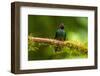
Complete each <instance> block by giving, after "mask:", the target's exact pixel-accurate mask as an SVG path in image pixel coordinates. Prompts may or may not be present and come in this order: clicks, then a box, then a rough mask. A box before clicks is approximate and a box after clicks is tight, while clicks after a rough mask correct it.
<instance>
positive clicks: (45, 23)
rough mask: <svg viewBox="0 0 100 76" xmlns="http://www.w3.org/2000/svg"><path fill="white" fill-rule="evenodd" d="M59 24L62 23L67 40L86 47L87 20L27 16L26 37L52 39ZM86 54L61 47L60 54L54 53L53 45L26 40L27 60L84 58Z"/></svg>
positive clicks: (80, 18) (82, 18) (81, 18)
mask: <svg viewBox="0 0 100 76" xmlns="http://www.w3.org/2000/svg"><path fill="white" fill-rule="evenodd" d="M60 23H64V25H65V31H66V33H67V38H68V40H75V41H79V42H80V43H82V44H83V45H85V46H86V47H88V45H87V44H88V18H87V17H68V16H66V17H65V16H42V15H29V16H28V35H30V34H31V36H33V37H42V38H54V37H55V33H56V31H57V29H58V26H59V24H60ZM87 56H88V55H87V54H86V53H81V52H80V51H78V50H76V49H73V50H72V49H69V48H67V47H62V50H61V51H60V52H56V53H55V45H50V44H46V43H37V42H32V41H30V40H28V59H29V60H48V59H67V58H86V57H87Z"/></svg>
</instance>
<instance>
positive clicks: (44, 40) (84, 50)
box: [28, 36, 88, 53]
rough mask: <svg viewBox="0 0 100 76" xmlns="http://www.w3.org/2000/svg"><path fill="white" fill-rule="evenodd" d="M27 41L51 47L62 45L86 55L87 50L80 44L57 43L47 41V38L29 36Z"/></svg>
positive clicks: (57, 41)
mask: <svg viewBox="0 0 100 76" xmlns="http://www.w3.org/2000/svg"><path fill="white" fill-rule="evenodd" d="M28 39H29V40H32V41H33V42H39V43H48V44H52V45H62V46H66V47H68V48H70V49H76V50H79V51H80V50H81V51H82V52H85V53H87V51H88V49H87V48H86V47H85V46H84V45H82V44H81V43H79V42H77V41H59V40H56V39H48V38H38V37H31V36H29V38H28Z"/></svg>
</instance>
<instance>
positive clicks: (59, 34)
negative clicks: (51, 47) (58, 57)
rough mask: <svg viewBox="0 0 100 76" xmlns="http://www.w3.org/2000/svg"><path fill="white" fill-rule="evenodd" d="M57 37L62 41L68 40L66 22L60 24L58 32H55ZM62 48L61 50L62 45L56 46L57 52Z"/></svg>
mask: <svg viewBox="0 0 100 76" xmlns="http://www.w3.org/2000/svg"><path fill="white" fill-rule="evenodd" d="M55 39H56V40H60V41H65V40H66V32H65V31H64V24H63V23H61V24H60V25H59V26H58V29H57V31H56V34H55ZM60 50H61V47H60V46H59V45H57V46H56V47H55V52H56V51H60Z"/></svg>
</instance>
